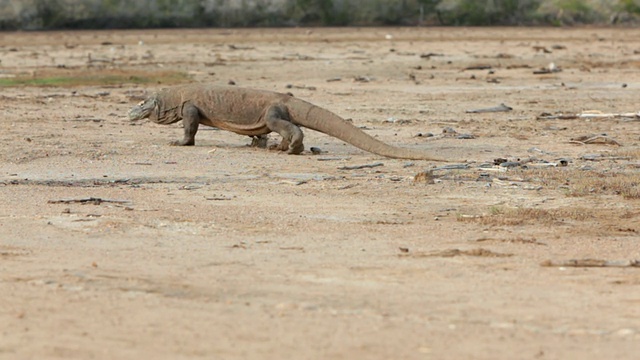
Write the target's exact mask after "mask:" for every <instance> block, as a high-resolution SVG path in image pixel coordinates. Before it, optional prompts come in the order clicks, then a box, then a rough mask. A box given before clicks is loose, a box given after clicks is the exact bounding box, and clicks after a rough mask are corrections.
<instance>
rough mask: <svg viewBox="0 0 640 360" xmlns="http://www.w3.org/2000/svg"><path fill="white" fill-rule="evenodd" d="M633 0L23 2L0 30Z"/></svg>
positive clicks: (368, 19) (556, 13) (313, 18)
mask: <svg viewBox="0 0 640 360" xmlns="http://www.w3.org/2000/svg"><path fill="white" fill-rule="evenodd" d="M639 16H640V1H638V0H611V1H609V0H367V1H357V0H235V1H225V2H221V1H218V0H179V1H167V0H141V1H135V2H131V1H125V0H82V1H81V0H21V1H14V2H11V3H10V4H9V3H6V2H5V3H4V4H0V29H28V30H35V29H60V28H67V29H69V28H71V29H82V28H94V29H95V28H148V27H203V26H214V27H233V26H242V27H254V26H305V25H306V26H323V25H328V26H345V25H417V24H420V25H422V24H427V25H520V24H555V25H563V24H580V23H582V24H587V23H588V24H592V23H600V24H606V23H620V22H636V21H637V20H638V17H639Z"/></svg>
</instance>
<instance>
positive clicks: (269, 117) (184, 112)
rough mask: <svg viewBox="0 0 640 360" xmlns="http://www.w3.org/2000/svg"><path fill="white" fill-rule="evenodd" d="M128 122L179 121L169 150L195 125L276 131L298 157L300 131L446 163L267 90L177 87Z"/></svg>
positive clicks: (191, 139)
mask: <svg viewBox="0 0 640 360" xmlns="http://www.w3.org/2000/svg"><path fill="white" fill-rule="evenodd" d="M129 118H130V119H131V120H132V121H133V120H140V119H144V118H149V119H150V120H151V121H153V122H155V123H158V124H172V123H175V122H178V121H180V120H182V122H183V124H184V138H183V139H182V140H181V141H175V142H173V143H172V144H173V145H181V146H187V145H194V144H195V135H196V132H197V131H198V125H199V124H203V125H208V126H213V127H216V128H219V129H223V130H228V131H232V132H234V133H237V134H241V135H249V136H252V137H254V138H260V137H262V136H263V135H265V134H268V133H270V132H272V131H275V132H277V133H278V134H280V135H281V136H282V142H281V143H280V145H279V146H278V148H279V149H280V150H283V151H285V150H286V151H287V152H288V153H289V154H300V153H301V152H302V151H303V150H304V145H303V144H302V138H303V134H302V131H301V130H300V127H299V126H302V127H306V128H309V129H313V130H316V131H319V132H322V133H325V134H327V135H330V136H333V137H336V138H338V139H340V140H343V141H345V142H347V143H349V144H351V145H353V146H356V147H358V148H360V149H362V150H366V151H368V152H371V153H374V154H378V155H383V156H387V157H390V158H399V159H414V160H434V161H448V160H445V159H442V158H438V157H436V156H434V155H432V154H429V153H427V152H423V151H420V150H413V149H406V148H400V147H395V146H391V145H387V144H385V143H383V142H381V141H379V140H377V139H375V138H373V137H371V136H369V135H367V134H366V133H364V132H363V131H362V130H360V129H358V128H357V127H355V126H353V125H352V124H350V123H349V122H347V121H345V120H344V119H342V118H341V117H339V116H338V115H336V114H334V113H332V112H330V111H328V110H325V109H323V108H320V107H318V106H315V105H313V104H310V103H308V102H306V101H304V100H300V99H297V98H295V97H293V96H291V95H288V94H281V93H277V92H272V91H263V90H254V89H247V88H240V87H234V86H214V85H205V84H190V85H182V86H176V87H171V88H167V89H163V90H161V91H160V92H158V93H156V94H154V95H152V96H150V97H149V98H147V99H146V100H144V101H142V102H141V103H140V104H138V105H137V106H134V107H133V108H132V109H131V110H129ZM263 139H264V138H263ZM255 143H256V142H255V141H254V144H255Z"/></svg>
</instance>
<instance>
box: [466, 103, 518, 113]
mask: <svg viewBox="0 0 640 360" xmlns="http://www.w3.org/2000/svg"><path fill="white" fill-rule="evenodd" d="M511 110H513V108H512V107H510V106H507V105H505V104H500V105H498V106H493V107H489V108H482V109H473V110H467V111H465V112H466V113H468V114H479V113H491V112H505V111H511Z"/></svg>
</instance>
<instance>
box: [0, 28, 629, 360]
mask: <svg viewBox="0 0 640 360" xmlns="http://www.w3.org/2000/svg"><path fill="white" fill-rule="evenodd" d="M0 54H1V57H0V59H1V62H0V80H2V79H5V80H6V79H15V78H16V77H32V78H38V77H42V76H45V75H51V74H54V75H60V76H67V77H74V76H80V75H82V74H84V75H86V74H90V75H96V74H98V75H100V74H102V75H105V74H107V75H108V74H116V73H117V74H122V73H124V74H136V73H138V72H139V73H146V74H152V75H153V74H156V73H157V74H161V73H162V72H167V71H173V72H175V71H178V72H184V73H186V74H188V75H189V77H190V79H191V81H194V82H209V83H215V84H227V83H229V82H231V81H232V82H235V84H237V85H238V86H246V87H253V88H260V89H269V90H275V91H280V92H291V93H293V94H294V95H295V96H296V97H300V98H303V99H306V100H309V101H311V102H312V103H315V104H317V105H320V106H322V107H325V108H327V109H330V110H331V111H334V112H335V113H337V114H339V115H341V116H343V117H344V118H346V119H350V120H351V121H353V123H354V124H356V125H357V126H359V127H361V128H362V129H363V131H366V132H367V133H369V134H371V135H373V136H375V137H377V138H378V139H380V140H382V141H385V142H387V143H390V144H394V145H398V146H404V147H412V148H421V149H425V150H429V151H432V152H434V153H435V154H438V155H440V156H444V157H447V158H451V159H465V160H466V162H464V163H461V162H452V163H436V162H430V161H409V160H396V159H387V158H384V157H381V156H378V155H374V154H370V153H366V152H364V151H361V150H359V149H357V148H355V147H353V146H351V145H348V144H345V143H343V142H342V141H340V140H337V139H335V138H332V137H329V136H326V135H324V134H320V133H317V132H314V131H310V130H306V131H305V135H306V137H305V143H306V146H307V149H308V148H309V147H311V146H315V147H318V148H320V149H321V150H322V151H323V153H322V154H319V155H313V154H311V153H310V152H308V151H306V152H305V153H304V154H303V155H299V156H289V155H285V154H281V153H279V152H277V151H273V150H265V149H255V148H250V147H248V146H247V145H248V143H249V138H248V137H246V136H240V135H236V134H232V133H227V132H223V131H218V130H216V129H201V131H200V132H199V133H198V136H197V137H196V146H195V147H172V146H169V145H168V144H169V142H170V141H171V140H175V139H178V138H179V137H181V133H182V130H181V128H180V125H179V124H176V125H171V126H161V125H156V124H152V123H150V122H146V121H143V122H137V123H130V122H129V121H128V119H127V118H126V113H127V111H128V109H129V108H130V107H131V106H133V105H135V104H136V103H137V102H139V101H140V100H141V99H142V98H144V96H145V95H147V94H149V93H152V92H153V91H155V90H158V89H160V88H162V87H165V86H168V85H171V84H166V83H164V82H162V81H154V83H152V84H148V85H140V84H138V85H136V84H133V83H131V84H127V83H122V84H116V85H108V86H106V85H105V86H101V85H82V84H76V85H67V86H58V87H35V86H16V87H3V88H1V93H0V105H1V108H2V118H1V119H0V137H1V141H2V148H1V149H2V151H1V152H0V200H1V201H0V294H1V295H0V358H1V359H50V358H64V359H143V358H148V359H151V358H155V359H186V358H207V359H578V358H579V359H635V358H637V356H638V352H639V351H640V268H638V267H633V266H626V265H633V263H629V262H628V261H629V260H637V259H640V208H639V206H640V195H639V194H638V191H639V190H638V187H639V186H640V185H639V184H638V183H639V179H640V122H639V121H638V120H639V119H638V117H634V116H617V117H614V116H608V115H606V114H618V113H637V112H638V111H639V110H640V101H638V100H639V99H640V98H639V94H640V29H597V28H583V29H562V28H556V29H542V28H534V29H529V28H488V29H475V28H473V29H472V28H456V29H449V28H365V29H358V28H352V29H284V30H283V29H269V30H265V29H256V30H221V29H217V30H154V31H104V32H95V31H91V32H89V31H87V32H47V33H38V32H24V33H0ZM552 63H553V64H554V65H550V64H552ZM541 69H547V70H549V69H554V71H546V72H547V73H542V74H534V72H540V70H541ZM559 70H561V71H559ZM542 72H545V71H542ZM132 76H133V75H132ZM158 78H159V79H160V75H158ZM132 79H133V77H132ZM132 82H133V81H132ZM158 82H160V83H158ZM501 103H504V104H505V105H507V106H509V107H511V108H513V110H512V111H506V112H488V113H487V112H480V113H469V112H467V111H468V110H472V109H483V108H489V107H494V106H497V105H499V104H501ZM585 111H590V113H594V112H598V114H600V115H603V114H604V115H603V117H600V118H594V117H576V116H571V115H575V114H581V113H584V112H585ZM420 134H421V135H422V136H418V135H420ZM603 134H604V135H603ZM431 135H433V136H431ZM589 138H590V140H588V141H587V140H586V139H589ZM277 140H278V137H277V136H274V135H271V140H270V141H271V142H276V141H277ZM501 158H503V159H506V160H508V161H509V163H507V164H502V165H499V163H500V161H502V160H500V161H496V159H501ZM376 163H381V164H382V165H381V166H375V167H364V168H360V169H348V168H347V169H343V167H345V166H355V165H373V164H376ZM460 165H463V166H460ZM505 165H513V167H508V166H505ZM556 165H557V166H556ZM563 165H566V166H563ZM421 173H422V175H418V174H421ZM416 175H418V176H417V178H416ZM89 198H97V199H101V200H102V201H99V200H94V201H86V200H88V199H89ZM587 259H591V260H597V261H605V262H606V261H608V262H607V263H604V265H618V266H602V267H589V266H585V265H588V264H584V263H583V261H584V260H587ZM570 260H576V261H575V262H574V263H571V262H569V261H570ZM625 261H627V262H625ZM549 262H551V264H550V265H552V266H544V265H545V264H546V265H549ZM563 262H565V263H563ZM600 264H601V265H602V263H600ZM571 265H576V266H571Z"/></svg>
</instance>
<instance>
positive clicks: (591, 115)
mask: <svg viewBox="0 0 640 360" xmlns="http://www.w3.org/2000/svg"><path fill="white" fill-rule="evenodd" d="M538 119H539V120H571V119H640V111H638V112H636V113H603V112H600V111H585V112H581V113H578V114H556V115H554V114H550V113H543V114H541V115H540V116H538Z"/></svg>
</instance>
